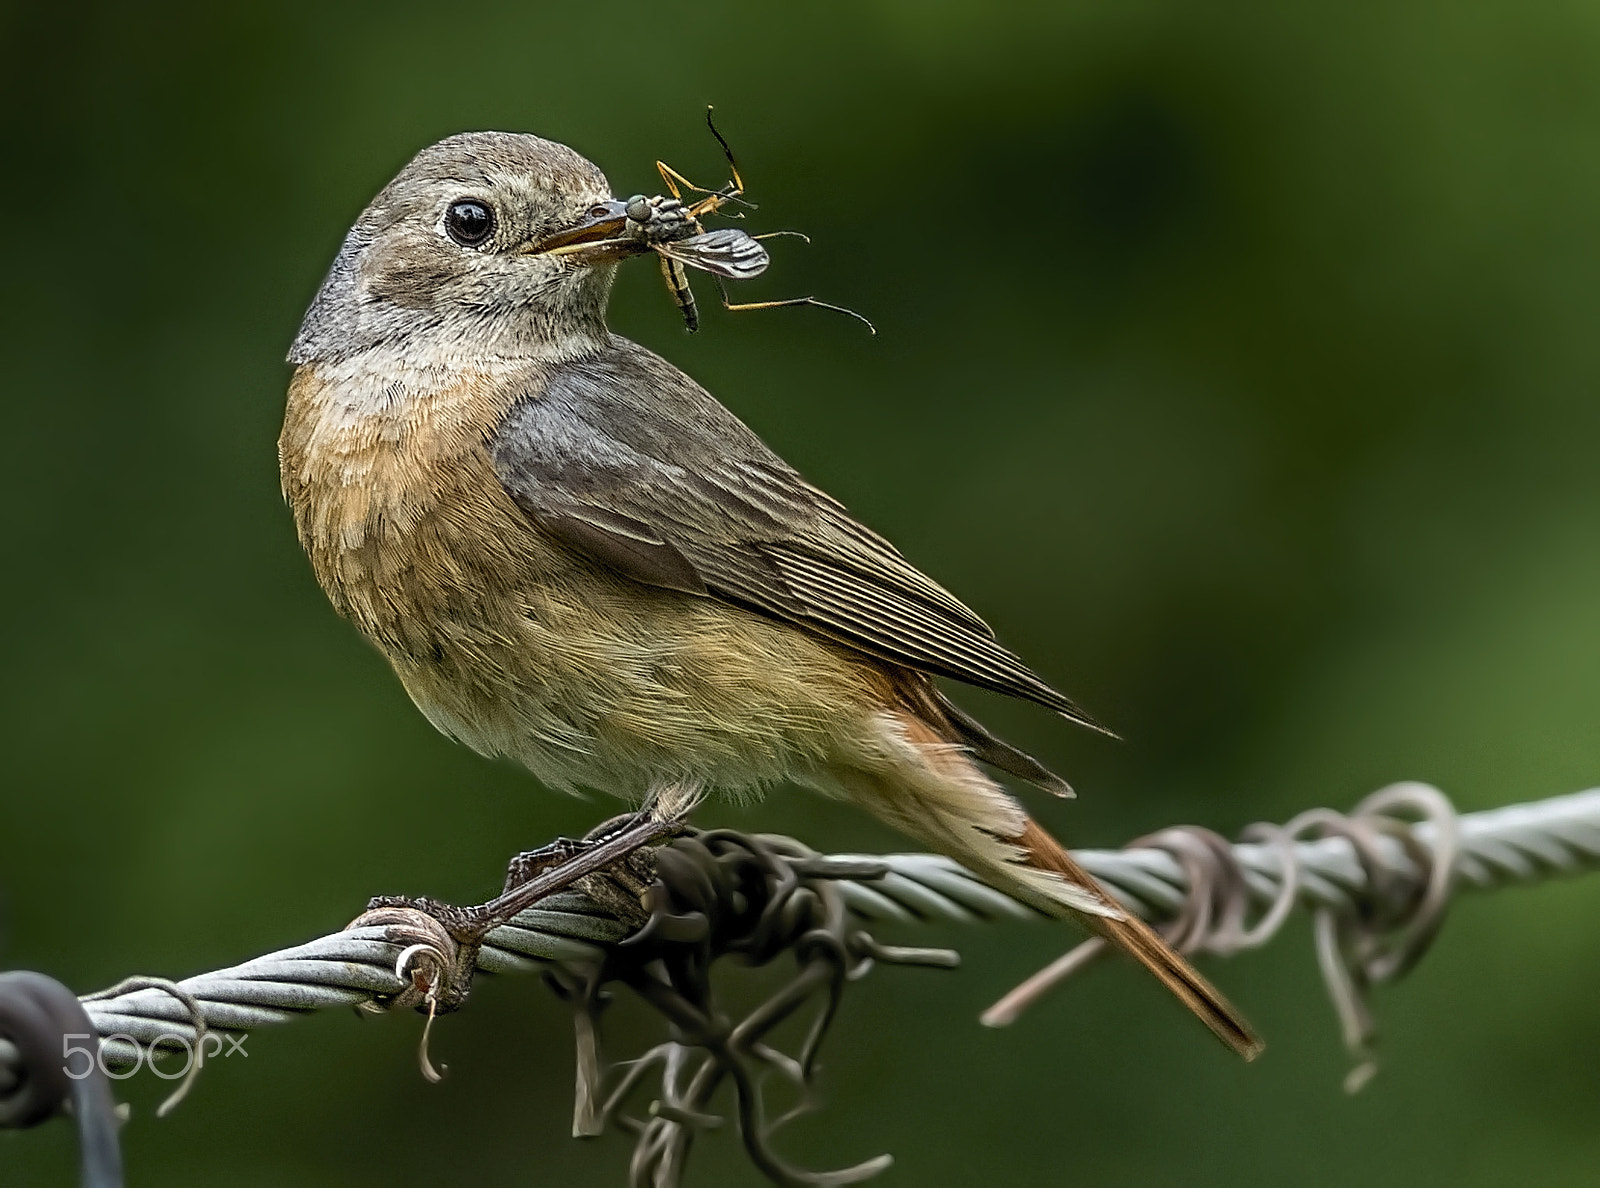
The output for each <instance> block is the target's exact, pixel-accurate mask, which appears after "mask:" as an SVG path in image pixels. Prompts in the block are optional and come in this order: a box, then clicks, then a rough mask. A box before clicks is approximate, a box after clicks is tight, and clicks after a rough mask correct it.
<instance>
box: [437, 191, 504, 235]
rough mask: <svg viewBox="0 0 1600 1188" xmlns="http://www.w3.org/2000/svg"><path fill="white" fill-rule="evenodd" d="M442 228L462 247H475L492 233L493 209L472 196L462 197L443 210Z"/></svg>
mask: <svg viewBox="0 0 1600 1188" xmlns="http://www.w3.org/2000/svg"><path fill="white" fill-rule="evenodd" d="M444 229H445V231H447V232H448V233H449V235H450V238H451V239H453V240H455V241H456V242H457V243H459V244H460V245H461V246H462V247H477V246H478V245H480V244H481V243H483V242H484V240H486V239H488V238H489V236H491V235H493V234H494V211H492V210H490V209H489V208H488V207H487V206H485V205H484V204H483V203H481V202H479V201H477V200H476V199H474V198H463V199H462V200H461V201H459V202H452V203H451V204H450V209H449V210H447V211H445V212H444Z"/></svg>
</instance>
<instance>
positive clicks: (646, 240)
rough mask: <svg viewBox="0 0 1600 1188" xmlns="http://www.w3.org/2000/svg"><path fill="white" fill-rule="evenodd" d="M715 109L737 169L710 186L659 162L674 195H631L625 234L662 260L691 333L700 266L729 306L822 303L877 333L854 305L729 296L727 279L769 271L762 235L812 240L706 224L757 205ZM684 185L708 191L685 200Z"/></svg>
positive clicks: (730, 164)
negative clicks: (693, 282)
mask: <svg viewBox="0 0 1600 1188" xmlns="http://www.w3.org/2000/svg"><path fill="white" fill-rule="evenodd" d="M711 110H712V109H711V108H710V107H707V108H706V126H707V127H708V128H710V129H711V135H713V136H715V137H716V138H717V143H718V144H719V145H721V146H722V155H723V156H724V157H726V158H727V161H728V171H729V173H730V174H732V177H731V179H730V180H729V181H728V183H727V184H726V185H725V186H723V187H722V188H721V189H720V190H708V189H705V188H704V187H703V186H697V185H695V184H694V183H693V182H691V181H690V180H689V179H688V178H686V177H684V176H683V174H681V173H679V172H678V171H677V170H676V169H674V168H672V166H670V165H668V164H667V163H666V162H665V161H657V162H656V169H657V171H658V172H659V173H660V174H661V180H662V182H663V183H665V185H666V187H667V191H668V194H669V195H670V196H667V195H655V196H653V197H646V196H645V195H643V194H636V195H634V196H633V197H632V198H630V199H628V201H627V204H626V211H627V222H626V224H625V225H624V231H623V234H624V236H625V237H629V238H632V239H634V240H636V241H637V242H639V243H640V244H642V245H643V246H645V247H647V248H649V249H650V250H651V251H653V252H655V253H656V255H657V257H658V258H659V259H660V261H661V275H662V277H663V278H664V279H665V280H666V282H667V291H668V292H670V293H671V294H672V299H673V301H674V302H675V303H676V304H677V306H678V312H679V313H680V314H682V315H683V324H684V326H685V327H686V328H687V329H688V331H689V332H690V333H691V334H692V333H694V332H695V331H696V330H697V329H699V327H700V311H699V307H698V306H697V305H696V303H695V298H694V290H692V289H691V288H690V287H689V274H688V271H687V269H690V268H696V269H699V270H700V271H702V272H709V273H711V275H712V276H714V277H716V278H717V288H718V290H719V291H720V292H721V295H722V305H723V308H724V309H729V310H735V311H738V310H748V309H777V308H780V307H781V306H785V305H819V306H821V307H822V308H823V309H832V310H837V311H838V312H839V313H843V314H848V315H849V316H851V317H853V318H856V319H858V320H860V321H862V322H865V323H866V326H867V329H868V330H871V331H872V333H874V334H876V333H877V330H876V329H875V328H874V327H873V325H872V323H871V322H868V321H867V319H866V318H863V317H862V316H861V315H860V314H858V313H856V312H855V311H854V310H850V309H846V308H844V307H843V306H842V305H830V304H829V303H828V302H826V301H818V300H817V299H816V298H815V297H790V298H787V299H785V300H781V301H751V302H744V303H741V304H734V303H733V302H730V301H729V300H728V292H727V290H726V289H725V288H723V286H722V281H723V280H724V279H727V280H748V279H750V278H751V277H754V276H760V275H761V273H762V272H764V271H766V267H767V264H768V263H769V257H768V256H767V249H766V248H764V247H762V246H761V243H760V240H763V239H771V238H773V237H774V236H778V235H794V236H798V237H799V238H801V239H805V240H806V242H807V243H809V242H811V241H810V240H809V239H808V238H807V237H806V236H804V235H801V234H800V232H798V231H773V232H769V233H768V234H766V235H749V234H747V233H746V232H744V231H740V230H738V229H737V228H733V227H719V228H717V229H716V230H713V231H707V230H706V229H705V227H704V225H703V224H702V223H701V222H700V220H701V219H702V218H703V217H705V216H706V215H712V214H716V213H717V212H719V211H720V210H721V209H722V208H723V207H725V206H730V205H733V204H735V203H737V204H739V205H741V206H749V207H751V208H752V209H754V207H753V204H751V203H750V202H748V201H747V200H746V199H745V197H744V179H743V178H742V177H740V176H739V165H738V162H736V161H735V160H734V159H733V149H732V148H730V147H729V145H728V142H727V140H726V139H724V138H723V135H722V133H721V132H719V131H718V130H717V125H716V124H715V123H714V122H713V121H712V118H711ZM680 187H682V189H680ZM684 189H687V190H692V191H695V192H696V193H699V194H703V195H704V197H702V198H700V199H699V200H697V201H695V202H693V203H687V204H686V203H685V202H684V201H683V190H684ZM734 217H738V216H734Z"/></svg>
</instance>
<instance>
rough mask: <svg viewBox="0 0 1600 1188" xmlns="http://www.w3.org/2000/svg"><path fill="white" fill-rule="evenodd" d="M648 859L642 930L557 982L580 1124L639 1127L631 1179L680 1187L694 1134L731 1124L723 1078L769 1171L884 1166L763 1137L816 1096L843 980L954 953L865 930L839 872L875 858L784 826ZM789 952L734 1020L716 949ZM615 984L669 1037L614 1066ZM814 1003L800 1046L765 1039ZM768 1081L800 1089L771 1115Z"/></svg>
mask: <svg viewBox="0 0 1600 1188" xmlns="http://www.w3.org/2000/svg"><path fill="white" fill-rule="evenodd" d="M655 857H656V863H655V866H656V877H655V880H654V882H653V883H652V884H651V885H650V887H649V889H648V890H647V891H646V893H645V899H646V903H647V905H648V906H649V908H650V919H649V921H648V922H647V923H646V924H645V925H644V927H643V928H641V929H639V930H638V931H637V932H635V933H634V934H633V935H632V936H631V937H629V938H628V939H627V940H625V941H623V942H622V943H621V944H619V945H617V946H615V947H614V948H613V949H612V950H611V951H610V952H609V953H608V954H607V955H606V956H605V957H604V958H603V960H601V961H600V962H599V963H597V964H596V965H594V966H592V967H590V968H588V969H587V970H583V971H580V972H573V973H569V974H568V975H567V976H566V977H564V978H556V979H552V982H553V984H554V985H555V986H556V989H557V991H558V993H560V994H561V995H562V996H563V997H565V998H566V999H567V1000H568V1001H570V1002H571V1003H572V1004H573V1006H574V1017H575V1023H576V1028H577V1039H578V1050H579V1059H578V1069H579V1084H578V1093H577V1105H576V1110H575V1115H574V1131H575V1133H582V1134H596V1133H599V1132H600V1131H602V1130H603V1129H605V1128H606V1127H607V1126H612V1127H615V1128H617V1129H619V1130H623V1131H626V1132H628V1133H631V1134H633V1135H634V1136H635V1140H636V1141H635V1147H634V1155H633V1160H632V1163H631V1165H630V1169H629V1183H630V1184H633V1185H637V1186H639V1188H675V1186H676V1185H678V1184H680V1183H681V1182H682V1178H683V1175H684V1171H685V1168H686V1167H687V1164H688V1158H689V1154H690V1150H691V1148H692V1146H693V1144H694V1142H695V1140H696V1139H697V1138H698V1137H699V1136H700V1134H701V1133H703V1132H704V1131H707V1130H711V1129H715V1128H718V1127H721V1126H724V1125H727V1124H728V1122H729V1120H728V1119H725V1118H723V1117H722V1116H721V1115H719V1114H718V1113H716V1112H715V1109H714V1105H713V1099H714V1097H715V1095H716V1094H717V1092H718V1091H719V1090H720V1089H721V1088H722V1086H723V1085H725V1084H731V1086H732V1091H733V1098H734V1102H733V1105H734V1109H733V1116H732V1119H731V1123H732V1125H733V1127H734V1129H735V1130H736V1131H737V1133H738V1135H739V1138H740V1140H741V1142H742V1143H743V1144H744V1148H745V1152H746V1154H747V1155H748V1156H749V1158H750V1161H751V1163H752V1164H753V1165H754V1166H755V1168H756V1169H757V1170H758V1171H759V1172H760V1173H761V1174H762V1175H763V1176H764V1177H765V1178H766V1179H767V1180H769V1181H771V1182H772V1183H774V1184H779V1185H785V1186H790V1188H823V1186H829V1185H844V1184H855V1183H859V1182H860V1181H862V1180H866V1179H869V1178H871V1177H872V1176H875V1175H877V1174H878V1173H879V1172H880V1171H882V1170H884V1169H885V1168H886V1167H888V1166H889V1164H890V1162H891V1160H890V1157H889V1156H887V1155H880V1156H878V1157H877V1158H875V1159H869V1160H866V1161H864V1162H862V1163H859V1164H856V1165H855V1166H853V1167H848V1168H842V1169H839V1170H835V1171H830V1172H814V1171H807V1170H803V1169H800V1168H797V1167H794V1166H793V1165H792V1164H790V1163H788V1162H787V1161H786V1160H784V1159H783V1158H782V1157H781V1156H780V1155H779V1154H778V1153H777V1152H776V1150H774V1148H773V1145H772V1140H773V1138H774V1136H775V1134H776V1133H777V1131H779V1130H780V1129H782V1127H783V1126H785V1125H786V1124H788V1123H789V1122H790V1121H792V1120H793V1119H795V1118H797V1117H799V1116H801V1115H802V1114H805V1113H807V1112H809V1111H810V1110H811V1109H812V1108H814V1105H815V1099H814V1091H815V1087H816V1081H817V1076H818V1070H819V1066H818V1056H819V1053H820V1051H821V1049H822V1045H823V1043H824V1041H825V1040H826V1038H827V1035H828V1032H829V1029H830V1027H831V1025H832V1022H833V1020H834V1018H835V1016H836V1014H837V1012H838V1009H839V1004H840V1001H841V998H842V995H843V992H844V988H845V986H846V984H847V983H848V982H849V981H851V980H854V979H856V978H859V977H861V976H862V975H864V974H865V973H866V972H867V971H868V970H869V969H870V968H871V967H872V965H873V964H874V963H875V962H884V963H895V964H906V965H927V966H937V967H942V968H950V967H952V966H953V965H955V963H956V960H957V959H956V956H955V954H953V953H949V952H946V951H944V950H934V949H898V948H891V947H888V946H882V945H879V944H878V943H877V942H876V941H875V940H874V939H873V938H872V937H871V936H870V935H869V934H868V933H866V932H864V931H863V930H862V929H861V928H860V927H859V922H858V921H857V920H856V919H855V918H854V917H853V916H852V914H851V912H850V911H849V909H848V906H847V904H846V902H845V899H844V897H843V895H842V894H841V893H840V880H859V879H868V880H871V879H877V878H881V877H882V876H883V874H884V873H885V868H884V867H883V866H882V865H881V864H879V863H872V862H855V861H847V862H839V861H833V860H828V859H824V858H821V857H819V856H818V855H816V854H815V853H813V852H812V851H810V850H808V849H806V848H805V847H804V846H801V845H799V844H798V843H796V842H793V841H790V840H788V839H775V838H763V837H753V836H749V835H746V834H740V833H735V832H732V831H729V830H716V831H712V832H709V833H698V834H690V835H688V836H684V837H680V838H678V839H677V840H675V841H673V842H672V843H670V844H669V845H666V846H664V847H662V848H661V849H660V850H659V851H657V853H656V856H655ZM784 954H789V955H791V957H792V959H793V961H794V972H793V974H792V976H791V977H790V978H789V979H788V980H787V981H786V982H785V983H784V985H783V986H781V987H780V988H779V989H778V990H776V991H775V992H774V993H772V994H771V995H769V996H768V997H767V998H766V999H765V1000H764V1001H762V1002H761V1003H760V1004H759V1005H757V1006H756V1007H755V1009H754V1010H752V1011H750V1012H749V1013H748V1014H747V1015H745V1016H744V1017H743V1018H742V1019H738V1020H734V1019H730V1018H729V1017H728V1016H727V1014H726V1012H725V1010H724V1009H723V1007H722V1005H721V1003H722V1000H721V997H720V995H719V994H718V992H717V987H716V983H717V981H718V980H719V979H718V978H717V977H714V974H713V971H714V969H717V968H719V967H718V964H717V963H718V962H719V960H720V959H721V958H723V957H728V956H736V957H738V958H739V959H740V962H739V963H740V964H741V965H743V966H745V967H749V966H763V965H767V964H769V963H770V962H772V961H774V960H776V959H777V958H779V957H781V956H783V955H784ZM614 982H615V983H621V984H623V985H626V986H628V987H629V988H630V989H631V990H632V991H633V992H634V993H635V994H637V995H638V996H639V998H641V999H642V1000H643V1001H645V1002H646V1003H648V1004H649V1005H650V1006H652V1007H653V1008H655V1009H656V1010H657V1011H658V1012H659V1013H660V1014H661V1015H662V1016H663V1017H664V1018H665V1019H666V1020H667V1022H668V1025H669V1027H670V1031H671V1037H672V1038H671V1039H670V1040H669V1041H667V1042H666V1043H663V1044H659V1045H657V1046H656V1047H654V1048H651V1049H650V1050H649V1051H647V1052H645V1053H644V1054H643V1055H642V1056H640V1057H639V1058H638V1059H636V1060H634V1061H630V1062H625V1063H620V1062H619V1063H616V1064H613V1065H611V1066H610V1067H609V1068H608V1067H607V1066H606V1064H605V1062H604V1060H603V1059H601V1057H600V1055H599V1039H598V1036H599V1021H600V1012H601V1010H602V1009H603V1008H604V1006H605V1002H606V999H605V997H604V994H603V991H602V987H604V986H605V985H607V984H609V983H614ZM808 1011H809V1015H810V1017H809V1021H808V1022H807V1024H806V1026H805V1032H804V1035H803V1037H802V1039H801V1040H800V1042H799V1046H798V1049H797V1051H796V1052H795V1053H794V1054H793V1055H791V1054H789V1053H786V1052H784V1051H781V1050H780V1049H779V1048H777V1047H776V1046H774V1045H773V1043H772V1042H771V1037H772V1035H773V1033H774V1032H775V1031H777V1030H778V1029H779V1028H780V1027H781V1026H782V1025H783V1024H785V1023H786V1022H788V1021H789V1020H791V1019H795V1018H797V1017H801V1016H804V1015H806V1014H807V1012H808ZM652 1075H655V1076H657V1077H658V1078H659V1080H658V1082H657V1084H656V1087H655V1089H654V1091H653V1096H652V1097H651V1099H650V1100H649V1101H648V1103H647V1105H646V1108H645V1110H644V1114H643V1116H639V1115H636V1114H633V1113H630V1112H629V1103H630V1102H632V1101H633V1100H634V1099H635V1098H637V1097H638V1096H639V1095H640V1094H641V1092H644V1091H645V1089H644V1086H645V1085H646V1083H647V1081H648V1080H649V1079H650V1078H651V1077H652ZM608 1081H609V1082H610V1085H609V1087H608V1086H607V1085H606V1084H605V1082H608ZM769 1083H770V1084H778V1085H782V1086H787V1087H788V1088H789V1089H790V1090H791V1091H792V1092H794V1093H795V1094H796V1095H797V1100H796V1102H795V1104H794V1105H793V1106H791V1107H790V1108H789V1109H788V1110H786V1111H784V1112H782V1113H779V1114H777V1115H773V1114H772V1112H771V1110H770V1109H769V1106H768V1102H767V1096H766V1089H767V1086H768V1084H769ZM596 1103H599V1104H598V1106H597V1105H596Z"/></svg>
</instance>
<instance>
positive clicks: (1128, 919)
mask: <svg viewBox="0 0 1600 1188" xmlns="http://www.w3.org/2000/svg"><path fill="white" fill-rule="evenodd" d="M1011 840H1012V841H1014V842H1015V843H1016V844H1017V845H1018V846H1020V847H1022V849H1023V850H1024V851H1025V852H1026V853H1027V856H1028V865H1030V866H1034V867H1037V868H1038V869H1040V870H1048V871H1052V872H1054V873H1055V874H1058V875H1060V876H1061V877H1062V878H1064V879H1066V880H1067V881H1068V882H1071V883H1074V884H1076V885H1077V886H1079V887H1085V888H1088V889H1089V890H1090V891H1091V892H1093V893H1094V894H1095V895H1096V896H1098V897H1099V898H1101V899H1103V900H1105V901H1106V902H1107V903H1110V904H1115V902H1116V901H1115V900H1113V899H1111V897H1110V896H1109V895H1108V894H1107V893H1106V891H1105V889H1104V888H1102V887H1101V886H1100V884H1099V883H1098V882H1096V881H1095V878H1094V876H1093V875H1091V874H1090V873H1089V872H1088V871H1086V870H1084V869H1083V867H1081V866H1079V865H1078V864H1077V862H1075V861H1074V860H1073V858H1072V855H1071V854H1069V853H1067V851H1066V849H1065V848H1063V847H1062V845H1061V843H1060V842H1058V841H1056V839H1055V838H1053V837H1051V836H1050V835H1049V834H1048V833H1046V832H1045V831H1044V829H1043V828H1042V827H1041V826H1040V825H1039V824H1038V822H1036V821H1033V820H1031V819H1030V820H1029V821H1028V823H1027V825H1026V826H1025V827H1024V828H1023V830H1022V832H1021V833H1020V834H1018V835H1017V836H1016V837H1015V838H1012V839H1011ZM1073 916H1074V917H1075V918H1076V919H1078V920H1080V921H1082V923H1083V924H1084V926H1085V927H1087V928H1089V929H1091V930H1092V931H1094V932H1096V933H1098V934H1099V935H1100V936H1102V937H1104V938H1105V939H1106V940H1108V941H1110V942H1111V943H1112V944H1113V945H1115V946H1116V947H1117V948H1119V949H1121V950H1122V951H1123V952H1125V953H1127V954H1128V956H1130V957H1132V958H1133V959H1134V960H1135V961H1137V962H1138V963H1139V964H1140V965H1142V966H1144V967H1145V968H1146V969H1148V970H1149V971H1150V972H1151V973H1152V974H1154V975H1155V976H1156V977H1157V978H1158V979H1159V980H1160V982H1161V984H1162V985H1163V986H1165V987H1166V988H1167V989H1168V990H1170V991H1172V993H1173V994H1175V995H1176V996H1177V998H1178V1000H1179V1001H1180V1002H1182V1003H1183V1005H1184V1006H1186V1007H1188V1008H1189V1009H1190V1010H1191V1011H1193V1012H1194V1014H1195V1016H1196V1017H1197V1018H1198V1019H1199V1020H1200V1021H1201V1022H1202V1023H1204V1024H1205V1025H1206V1026H1207V1027H1209V1028H1211V1030H1212V1032H1213V1033H1215V1035H1216V1037H1217V1038H1218V1039H1220V1040H1221V1041H1222V1042H1223V1043H1225V1044H1227V1045H1228V1046H1229V1047H1230V1048H1232V1049H1233V1050H1234V1051H1235V1052H1237V1053H1239V1055H1241V1056H1243V1057H1244V1058H1245V1059H1246V1060H1254V1059H1255V1058H1256V1057H1257V1056H1259V1055H1261V1049H1262V1048H1263V1047H1264V1046H1265V1045H1264V1044H1263V1043H1262V1041H1261V1038H1260V1037H1259V1036H1257V1035H1256V1033H1255V1032H1254V1031H1252V1030H1251V1029H1250V1024H1248V1023H1246V1022H1245V1021H1244V1018H1243V1017H1242V1016H1241V1015H1240V1014H1239V1012H1238V1011H1236V1010H1234V1009H1233V1005H1232V1004H1231V1003H1229V1002H1228V1000H1227V999H1226V998H1224V997H1222V994H1221V993H1220V992H1219V991H1218V990H1217V988H1216V987H1215V986H1213V985H1212V984H1211V983H1210V982H1208V981H1206V980H1205V978H1203V977H1201V976H1200V973H1199V972H1198V971H1197V970H1196V969H1195V968H1194V967H1193V966H1192V965H1190V964H1189V963H1188V962H1187V961H1185V960H1184V959H1183V958H1182V957H1180V956H1179V955H1178V954H1177V953H1176V952H1174V951H1173V949H1172V947H1171V946H1170V945H1168V944H1167V943H1166V941H1164V940H1162V939H1161V938H1160V937H1159V936H1157V935H1156V934H1155V932H1154V931H1153V930H1152V929H1151V928H1150V926H1149V925H1148V924H1146V923H1145V922H1144V921H1143V920H1140V919H1139V918H1138V917H1136V916H1132V915H1126V914H1125V915H1123V916H1122V918H1121V919H1113V918H1110V917H1107V916H1092V915H1088V914H1086V913H1079V912H1074V913H1073Z"/></svg>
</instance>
